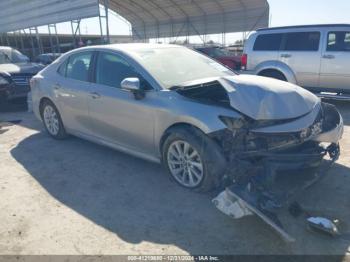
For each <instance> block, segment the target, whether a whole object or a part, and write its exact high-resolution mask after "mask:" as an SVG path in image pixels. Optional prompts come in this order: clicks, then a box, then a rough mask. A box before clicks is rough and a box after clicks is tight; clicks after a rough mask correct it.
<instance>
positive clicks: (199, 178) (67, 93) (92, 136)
mask: <svg viewBox="0 0 350 262" xmlns="http://www.w3.org/2000/svg"><path fill="white" fill-rule="evenodd" d="M31 89H32V96H33V110H34V112H35V114H36V116H37V117H38V118H39V119H40V120H42V121H43V123H44V126H45V128H46V130H47V132H48V133H49V134H50V135H51V136H52V137H54V138H56V139H63V138H65V137H66V136H67V134H71V135H75V136H78V137H81V138H84V139H88V140H90V141H93V142H96V143H99V144H103V145H106V146H109V147H112V148H115V149H117V150H120V151H123V152H125V153H129V154H132V155H135V156H138V157H141V158H144V159H147V160H150V161H155V162H159V163H161V162H162V163H163V164H164V166H165V168H166V169H167V170H168V171H169V174H170V175H171V177H172V178H173V179H174V180H175V181H176V182H178V183H179V184H180V185H182V186H184V187H187V188H190V189H195V190H197V191H208V190H210V189H212V188H214V187H216V186H218V185H220V184H222V183H223V180H225V179H227V178H229V179H230V180H231V181H237V179H238V177H235V176H236V175H237V174H238V173H239V172H237V170H236V169H238V167H240V166H241V165H240V163H243V162H244V163H247V162H249V163H250V164H251V165H254V163H257V162H256V160H257V159H262V158H264V157H265V156H266V152H269V153H271V154H273V153H276V152H279V153H278V154H281V152H282V153H283V152H286V151H288V152H290V150H292V149H294V150H295V151H298V154H299V153H300V152H303V151H307V150H316V149H317V150H318V149H320V148H321V142H326V143H328V145H329V147H327V148H324V151H323V152H325V150H328V151H330V150H331V149H333V150H334V148H336V147H337V146H338V141H339V139H340V138H341V136H342V133H343V122H342V118H341V116H340V114H339V113H338V111H337V110H336V109H335V108H334V107H333V106H331V105H328V104H324V103H321V101H320V100H319V99H318V98H317V97H316V96H314V95H313V94H311V93H309V92H308V91H306V90H304V89H302V88H300V87H298V86H295V85H292V84H289V83H285V82H282V81H278V80H273V79H268V78H264V77H257V76H247V75H236V74H235V73H234V72H232V71H231V70H229V69H228V68H226V67H225V66H223V65H221V64H219V63H218V62H216V61H214V60H212V59H210V58H209V57H206V56H204V55H202V54H199V53H197V52H195V51H193V50H190V49H188V48H185V47H180V46H173V45H151V44H125V45H108V46H96V47H87V48H81V49H77V50H74V51H71V52H69V53H66V54H65V55H63V56H61V57H60V58H59V59H58V60H56V61H55V62H54V63H53V64H51V65H49V66H48V67H46V68H45V69H44V70H43V71H41V72H40V73H38V74H37V75H36V76H35V77H34V78H33V79H32V80H31ZM322 144H323V143H322ZM331 146H332V147H331ZM329 148H331V149H329ZM323 156H324V155H322V154H320V158H322V157H323ZM310 162H311V160H310ZM313 164H314V162H313ZM310 165H311V163H310Z"/></svg>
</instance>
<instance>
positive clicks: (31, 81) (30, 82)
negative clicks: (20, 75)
mask: <svg viewBox="0 0 350 262" xmlns="http://www.w3.org/2000/svg"><path fill="white" fill-rule="evenodd" d="M37 84H38V79H35V78H34V77H32V78H31V79H30V80H29V86H30V89H33V88H34V87H35V86H36V85H37Z"/></svg>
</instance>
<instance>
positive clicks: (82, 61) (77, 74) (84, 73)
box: [66, 52, 92, 82]
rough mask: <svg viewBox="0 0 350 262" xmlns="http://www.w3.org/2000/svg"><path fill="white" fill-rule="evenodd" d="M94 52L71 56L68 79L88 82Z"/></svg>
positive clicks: (67, 71)
mask: <svg viewBox="0 0 350 262" xmlns="http://www.w3.org/2000/svg"><path fill="white" fill-rule="evenodd" d="M91 60H92V52H82V53H78V54H74V55H71V56H70V57H69V61H68V64H67V68H66V77H67V78H71V79H75V80H79V81H84V82H88V81H89V70H90V65H91Z"/></svg>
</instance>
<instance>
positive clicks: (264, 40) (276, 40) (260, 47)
mask: <svg viewBox="0 0 350 262" xmlns="http://www.w3.org/2000/svg"><path fill="white" fill-rule="evenodd" d="M281 42H282V34H264V35H259V36H258V37H257V38H256V41H255V44H254V51H279V50H280V47H281Z"/></svg>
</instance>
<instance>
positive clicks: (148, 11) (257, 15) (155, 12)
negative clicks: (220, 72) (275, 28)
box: [100, 0, 269, 39]
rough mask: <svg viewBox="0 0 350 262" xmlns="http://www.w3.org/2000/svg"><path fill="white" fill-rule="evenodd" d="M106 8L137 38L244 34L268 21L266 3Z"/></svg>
mask: <svg viewBox="0 0 350 262" xmlns="http://www.w3.org/2000/svg"><path fill="white" fill-rule="evenodd" d="M100 2H101V3H103V1H102V0H100ZM109 8H110V9H112V10H113V11H115V12H116V13H118V14H119V15H121V16H122V17H124V18H125V19H126V20H128V21H129V22H130V23H131V25H132V31H133V35H134V36H135V37H136V38H139V39H149V38H163V37H178V36H190V35H207V34H220V33H223V34H225V33H233V32H246V31H252V30H254V29H257V28H261V27H267V26H268V21H269V5H268V2H267V0H109Z"/></svg>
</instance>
